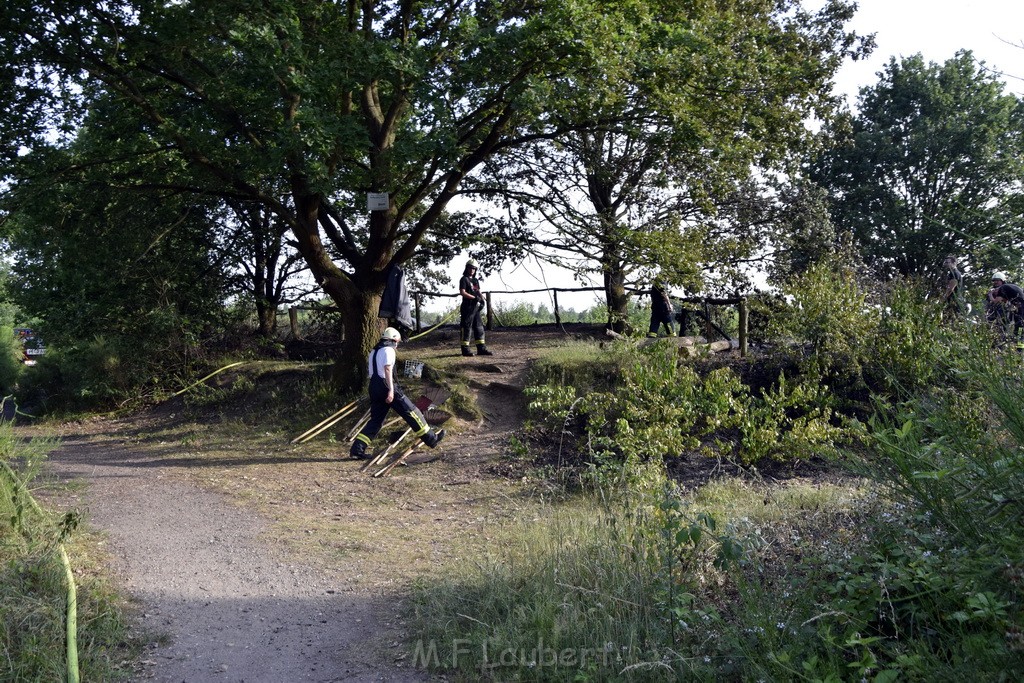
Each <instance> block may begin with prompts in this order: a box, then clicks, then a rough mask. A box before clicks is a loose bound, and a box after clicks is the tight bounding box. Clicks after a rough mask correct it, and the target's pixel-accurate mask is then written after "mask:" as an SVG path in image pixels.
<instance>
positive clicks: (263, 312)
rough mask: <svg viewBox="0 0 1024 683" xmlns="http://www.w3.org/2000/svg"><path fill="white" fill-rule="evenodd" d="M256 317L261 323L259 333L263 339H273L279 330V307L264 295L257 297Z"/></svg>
mask: <svg viewBox="0 0 1024 683" xmlns="http://www.w3.org/2000/svg"><path fill="white" fill-rule="evenodd" d="M256 318H257V321H258V324H259V329H258V330H257V334H259V335H260V337H262V338H263V339H273V338H274V334H275V333H276V332H277V307H276V306H273V305H271V303H270V302H269V301H267V300H265V299H263V298H262V297H259V296H257V297H256Z"/></svg>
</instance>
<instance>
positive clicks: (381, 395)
mask: <svg viewBox="0 0 1024 683" xmlns="http://www.w3.org/2000/svg"><path fill="white" fill-rule="evenodd" d="M401 340H402V335H401V334H399V332H398V330H396V329H395V328H393V327H389V328H387V329H386V330H384V332H382V333H381V336H380V342H378V344H377V345H376V346H375V347H373V350H372V351H370V356H369V358H368V359H367V363H368V366H369V367H368V369H369V375H370V389H369V393H370V421H369V422H367V423H366V426H365V427H363V429H362V430H361V431H360V432H359V434H358V435H357V436H356V439H355V441H353V442H352V451H351V455H352V457H353V458H365V457H366V447H367V446H369V445H370V441H371V440H372V439H373V437H375V436H377V432H379V431H380V428H381V426H383V424H384V418H386V417H387V414H388V411H389V410H391V409H392V408H394V409H395V412H396V413H398V414H399V415H401V416H402V418H403V419H404V420H405V421H406V423H408V425H409V427H410V428H412V430H413V433H415V435H416V436H418V437H420V438H421V439H422V440H423V443H425V444H427V445H428V446H430V447H431V448H436V447H437V444H438V443H439V442H440V441H441V439H443V438H444V435H445V430H443V429H442V430H440V431H437V432H435V431H434V430H432V429H431V428H430V426H429V425H428V424H427V421H426V420H425V419H423V413H421V412H420V410H419V408H417V407H416V405H415V404H414V403H413V402H412V401H410V400H409V398H408V397H407V396H406V395H405V393H404V392H403V391H402V388H401V387H400V386H398V382H396V381H395V361H396V359H397V353H396V351H395V350H396V349H397V348H398V342H400V341H401Z"/></svg>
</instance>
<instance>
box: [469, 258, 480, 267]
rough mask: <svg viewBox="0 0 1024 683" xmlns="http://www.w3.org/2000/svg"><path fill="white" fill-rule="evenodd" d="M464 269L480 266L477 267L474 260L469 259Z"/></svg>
mask: <svg viewBox="0 0 1024 683" xmlns="http://www.w3.org/2000/svg"><path fill="white" fill-rule="evenodd" d="M466 267H467V268H479V267H480V266H479V264H477V262H476V259H469V260H468V261H466Z"/></svg>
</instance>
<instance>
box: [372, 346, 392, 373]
mask: <svg viewBox="0 0 1024 683" xmlns="http://www.w3.org/2000/svg"><path fill="white" fill-rule="evenodd" d="M397 358H398V354H397V353H396V352H395V347H394V346H385V347H384V348H382V349H380V350H378V351H371V352H370V357H369V358H368V359H367V363H366V371H367V372H368V373H369V374H370V376H371V377H381V378H383V377H384V367H385V366H388V365H390V366H391V369H392V370H394V367H395V361H396V359H397ZM374 359H376V361H377V367H376V368H374V367H373V361H374ZM392 376H394V373H393V372H392Z"/></svg>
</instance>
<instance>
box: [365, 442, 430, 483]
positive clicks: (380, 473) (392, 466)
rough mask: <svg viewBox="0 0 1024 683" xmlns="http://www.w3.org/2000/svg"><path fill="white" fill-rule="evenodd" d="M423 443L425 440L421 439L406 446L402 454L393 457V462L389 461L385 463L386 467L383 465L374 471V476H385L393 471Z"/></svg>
mask: <svg viewBox="0 0 1024 683" xmlns="http://www.w3.org/2000/svg"><path fill="white" fill-rule="evenodd" d="M423 443H424V442H423V441H420V442H419V443H416V444H413V445H412V446H409V447H408V448H406V449H405V451H404V452H403V453H402V454H401V455H400V456H398V457H397V458H394V459H392V460H391V462H389V463H388V464H387V465H384V467H382V468H380V469H379V470H377V471H376V472H374V474H373V476H374V478H376V477H383V476H384V475H386V474H388V473H389V472H391V470H393V469H395V468H396V467H398V465H399V463H402V462H405V459H406V458H408V457H409V456H410V455H411V454H412V452H413V451H415V450H416V449H417V448H419V447H420V446H422V445H423Z"/></svg>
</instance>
